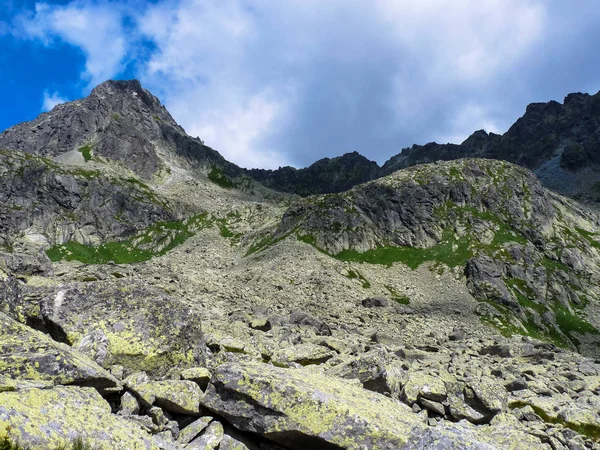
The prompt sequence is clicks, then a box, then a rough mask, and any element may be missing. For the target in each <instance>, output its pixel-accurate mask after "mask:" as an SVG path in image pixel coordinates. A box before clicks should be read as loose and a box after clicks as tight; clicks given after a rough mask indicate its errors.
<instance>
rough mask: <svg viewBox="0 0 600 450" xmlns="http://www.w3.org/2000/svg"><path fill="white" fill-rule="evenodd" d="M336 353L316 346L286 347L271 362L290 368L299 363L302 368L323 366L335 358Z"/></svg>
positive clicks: (276, 353) (274, 355)
mask: <svg viewBox="0 0 600 450" xmlns="http://www.w3.org/2000/svg"><path fill="white" fill-rule="evenodd" d="M333 355H334V353H333V352H332V351H331V350H329V349H328V348H326V347H322V346H320V345H315V344H310V343H307V344H300V345H295V346H291V347H285V348H283V349H281V350H279V351H277V352H275V353H274V354H273V356H272V357H271V360H272V362H273V364H275V365H278V366H288V365H289V364H290V363H297V364H300V365H302V366H308V365H312V364H323V363H324V362H326V361H328V360H329V359H331V358H332V357H333Z"/></svg>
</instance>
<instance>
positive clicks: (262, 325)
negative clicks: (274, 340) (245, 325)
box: [249, 317, 272, 331]
mask: <svg viewBox="0 0 600 450" xmlns="http://www.w3.org/2000/svg"><path fill="white" fill-rule="evenodd" d="M249 325H250V328H252V329H253V330H259V331H269V330H270V329H271V328H272V327H271V322H270V321H269V318H268V317H254V318H253V319H252V320H251V321H250V324H249Z"/></svg>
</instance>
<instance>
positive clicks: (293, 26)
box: [138, 0, 545, 167]
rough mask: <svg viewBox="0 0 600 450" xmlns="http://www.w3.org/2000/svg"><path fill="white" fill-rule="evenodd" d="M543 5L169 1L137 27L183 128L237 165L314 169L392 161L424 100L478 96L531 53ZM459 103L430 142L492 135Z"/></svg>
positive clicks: (155, 77)
mask: <svg viewBox="0 0 600 450" xmlns="http://www.w3.org/2000/svg"><path fill="white" fill-rule="evenodd" d="M541 5H542V3H540V2H536V1H529V2H522V1H521V0H490V1H487V2H480V1H475V0H452V1H450V0H445V1H438V0H420V1H414V0H410V1H409V0H382V1H381V2H371V1H367V0H360V1H355V2H347V1H345V0H329V1H327V2H323V1H320V0H305V1H302V2H294V1H290V2H280V1H277V0H263V1H261V2H257V1H249V2H247V1H241V0H223V1H220V2H210V1H206V0H183V1H181V2H179V3H177V4H172V3H170V2H163V3H159V4H157V5H156V6H152V7H150V8H149V9H148V11H147V12H146V13H145V14H144V15H143V16H142V17H140V18H139V19H138V25H139V29H140V31H141V32H142V33H143V34H144V35H145V36H147V37H148V38H149V39H151V40H152V41H153V42H154V43H155V45H156V51H155V52H154V53H153V54H152V56H151V58H150V60H149V62H148V65H147V66H146V67H145V68H144V69H143V70H142V71H141V75H140V76H141V78H142V80H143V82H144V83H145V84H147V85H149V86H150V88H151V89H159V90H162V93H163V94H164V95H163V96H164V98H165V102H166V105H167V107H168V108H169V109H171V110H172V112H173V115H174V117H175V118H176V119H177V120H179V121H181V122H182V124H183V126H184V127H185V128H187V129H189V130H190V131H191V130H193V131H194V133H198V134H199V135H200V136H201V137H202V138H203V139H205V140H206V141H207V143H209V144H211V145H213V146H214V147H215V148H216V149H218V150H219V151H220V152H221V153H223V154H224V155H225V156H226V157H227V158H229V159H231V160H233V161H234V162H236V163H238V164H242V165H250V166H265V165H266V166H269V167H273V166H277V165H279V164H280V161H281V162H284V163H285V162H289V161H292V162H298V161H303V162H310V160H314V159H316V157H320V156H326V155H325V153H327V154H328V155H337V154H340V153H342V152H344V151H350V150H353V149H354V148H349V147H350V146H352V145H356V146H357V147H362V148H364V147H366V146H369V141H371V142H373V141H375V142H377V140H378V139H379V140H381V141H382V144H380V145H381V146H383V141H385V142H387V145H388V149H387V156H389V155H391V154H392V153H393V151H394V150H393V149H391V148H389V145H390V142H392V141H393V140H394V139H395V140H397V141H399V140H400V139H401V136H405V135H406V134H407V133H410V132H411V131H414V128H415V127H410V126H409V124H410V123H411V122H412V123H413V124H415V126H416V128H419V127H423V129H425V128H426V126H427V125H425V124H428V125H429V124H430V123H431V121H432V116H431V108H430V105H431V103H432V102H435V101H437V100H439V98H440V97H443V96H447V93H448V92H449V91H457V90H467V89H477V88H478V87H479V88H481V89H485V87H486V86H487V85H488V84H489V83H490V81H493V80H494V79H495V78H496V77H497V76H498V74H500V73H502V71H503V70H506V69H509V68H511V67H512V66H513V65H514V64H515V62H516V61H518V60H519V58H522V57H523V56H524V55H527V53H528V52H529V51H530V50H531V48H532V46H534V44H535V43H536V42H538V41H539V39H540V37H541V36H542V34H543V33H542V32H543V29H544V20H545V13H544V9H543V7H542V6H541ZM376 83H380V84H379V85H376V86H370V84H376ZM264 92H268V93H269V95H268V96H265V95H264ZM458 97H459V96H458V95H456V96H455V97H454V98H453V99H452V105H449V106H448V107H449V108H451V109H452V110H453V112H451V114H452V115H454V114H456V115H461V116H460V117H459V118H453V117H447V118H445V119H444V123H440V124H439V128H440V130H439V131H437V130H430V131H429V134H430V138H433V137H434V136H435V135H436V134H437V135H440V136H452V137H453V138H455V137H458V136H463V135H464V134H465V130H467V129H468V130H469V131H473V129H474V128H473V127H474V126H482V125H485V126H487V127H488V128H490V127H493V126H495V125H494V124H493V123H492V122H491V119H489V120H487V119H486V120H484V119H483V118H482V117H483V116H482V113H477V114H476V113H474V112H473V107H472V104H473V100H472V99H470V98H468V97H467V96H465V98H464V99H459V98H458ZM370 103H371V104H370ZM369 108H377V109H376V110H373V111H370V110H369ZM386 115H387V117H384V118H383V119H382V120H379V121H376V120H375V119H374V117H376V116H386ZM321 116H322V117H321ZM470 119H472V120H474V122H473V123H470V124H469V120H470ZM315 122H316V126H315ZM475 122H476V123H475ZM360 128H362V129H360ZM424 132H425V130H423V133H424ZM286 133H287V136H284V135H285V134H286ZM355 134H356V135H359V136H358V137H357V138H356V139H355V140H352V138H351V137H348V138H347V139H346V140H344V139H342V137H343V135H352V136H353V135H355ZM413 134H414V133H413ZM469 134H470V133H469ZM334 135H337V136H339V138H336V137H335V136H334ZM282 136H284V137H283V138H282ZM361 139H362V141H361ZM336 144H337V145H336ZM277 146H279V148H277ZM399 146H400V145H399V144H398V147H399ZM344 147H348V148H344ZM398 147H396V148H397V149H398ZM265 149H268V150H265ZM304 149H308V152H306V153H307V154H304V155H302V154H300V153H301V152H303V151H304ZM383 150H385V149H383ZM380 151H382V149H380ZM276 154H279V155H280V156H279V158H276V159H274V158H273V155H276Z"/></svg>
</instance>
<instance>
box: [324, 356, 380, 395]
mask: <svg viewBox="0 0 600 450" xmlns="http://www.w3.org/2000/svg"><path fill="white" fill-rule="evenodd" d="M390 359H391V358H390V356H389V355H387V354H386V352H384V351H383V350H381V349H374V350H371V351H369V352H367V353H363V354H361V355H359V356H356V357H353V358H349V359H348V360H346V361H344V362H342V363H341V364H338V365H337V366H334V367H332V368H331V369H329V370H328V371H327V374H328V375H333V376H336V377H340V378H347V379H357V380H359V381H360V382H361V383H362V386H363V387H364V388H365V389H369V390H370V391H375V392H380V393H384V392H391V388H390V386H388V382H387V371H386V364H388V363H389V362H390Z"/></svg>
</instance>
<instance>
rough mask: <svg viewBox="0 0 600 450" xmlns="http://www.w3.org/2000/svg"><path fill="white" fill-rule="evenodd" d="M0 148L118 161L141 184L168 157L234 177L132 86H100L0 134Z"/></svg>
mask: <svg viewBox="0 0 600 450" xmlns="http://www.w3.org/2000/svg"><path fill="white" fill-rule="evenodd" d="M0 148H6V149H10V150H18V151H21V152H24V153H27V154H31V155H37V156H43V157H48V158H53V157H57V156H59V155H63V154H66V153H68V152H77V151H80V152H81V153H82V155H83V156H82V157H85V158H88V156H87V155H89V157H90V158H92V157H96V158H105V159H108V160H113V161H118V162H120V163H121V164H123V165H124V166H126V167H128V168H129V169H131V170H132V171H133V172H134V173H136V174H137V175H139V176H140V177H142V178H145V179H148V178H151V177H152V176H153V175H155V174H158V173H159V172H160V171H161V170H166V168H167V167H168V165H167V164H166V162H165V161H164V160H163V157H164V154H165V153H168V152H170V153H171V154H173V153H174V154H175V155H176V156H177V157H179V158H180V159H181V160H183V161H186V162H187V163H188V164H190V165H191V166H196V167H219V168H220V169H221V170H223V171H224V172H225V173H227V174H228V175H232V176H235V175H239V174H240V169H239V168H237V166H235V165H234V164H231V163H229V162H227V161H226V160H225V159H224V158H223V157H222V156H221V155H220V154H219V153H218V152H216V151H214V150H212V149H211V148H209V147H207V146H205V145H204V144H203V143H202V142H201V141H200V140H199V139H194V138H192V137H190V136H188V135H187V134H186V133H185V131H184V130H183V128H181V127H180V126H179V125H177V123H176V122H175V121H174V120H173V118H172V117H171V115H170V114H169V113H168V111H167V110H166V109H165V107H164V106H163V105H161V103H160V101H159V100H158V99H157V98H156V97H154V96H153V95H152V94H151V93H150V92H148V91H147V90H145V89H143V88H142V86H141V85H140V83H139V81H137V80H128V81H115V80H110V81H106V82H105V83H102V84H100V85H99V86H97V87H96V88H94V90H92V93H91V94H90V96H89V97H87V98H85V99H82V100H77V101H74V102H68V103H63V104H60V105H58V106H56V107H55V108H54V109H53V110H52V111H50V112H47V113H44V114H42V115H41V116H40V117H38V118H37V119H35V120H33V121H32V122H26V123H22V124H19V125H16V126H14V127H12V128H9V129H8V130H6V131H4V132H3V133H2V134H0ZM90 152H91V153H90ZM171 156H174V155H171Z"/></svg>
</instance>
